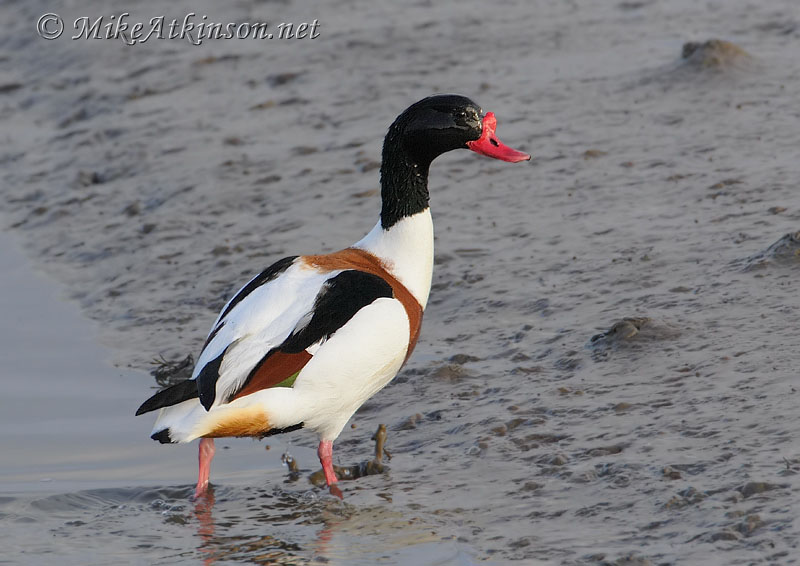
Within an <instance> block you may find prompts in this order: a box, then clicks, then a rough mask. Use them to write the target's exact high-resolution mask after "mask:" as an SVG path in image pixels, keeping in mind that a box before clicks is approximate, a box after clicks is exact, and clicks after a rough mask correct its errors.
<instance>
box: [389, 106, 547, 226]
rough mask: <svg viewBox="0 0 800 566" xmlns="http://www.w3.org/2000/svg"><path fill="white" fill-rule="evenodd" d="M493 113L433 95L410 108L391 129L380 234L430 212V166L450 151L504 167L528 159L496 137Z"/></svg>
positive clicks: (495, 123)
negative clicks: (477, 156) (460, 151)
mask: <svg viewBox="0 0 800 566" xmlns="http://www.w3.org/2000/svg"><path fill="white" fill-rule="evenodd" d="M496 126H497V120H495V117H494V114H493V113H492V112H488V113H486V115H483V113H482V112H481V108H480V106H478V105H477V104H475V102H473V101H472V100H470V99H469V98H467V97H466V96H461V95H459V94H437V95H434V96H429V97H428V98H423V99H422V100H420V101H419V102H416V103H414V104H412V105H411V106H409V107H408V108H407V109H406V111H405V112H403V113H402V114H400V115H399V116H398V117H397V119H396V120H395V121H394V123H393V124H392V125H391V126H390V127H389V132H388V133H387V134H386V140H385V141H384V143H383V162H382V163H381V197H382V199H383V208H382V209H381V224H382V226H383V227H384V228H387V229H388V228H389V227H391V226H392V225H394V224H395V223H396V222H397V221H398V220H399V219H401V218H403V217H406V216H410V215H412V214H416V213H417V212H420V211H422V210H424V209H425V208H427V207H428V185H427V184H428V169H429V168H430V165H431V161H433V160H434V159H436V158H437V157H438V156H439V155H441V154H443V153H445V152H447V151H451V150H453V149H459V148H463V149H471V150H472V151H474V152H476V153H480V154H482V155H486V156H489V157H492V158H494V159H501V160H503V161H512V162H513V161H523V160H526V159H530V158H531V156H530V155H528V154H526V153H522V152H521V151H517V150H515V149H511V148H510V147H508V146H506V145H504V144H503V143H502V142H501V141H500V140H498V139H497V136H495V133H494V131H495V127H496Z"/></svg>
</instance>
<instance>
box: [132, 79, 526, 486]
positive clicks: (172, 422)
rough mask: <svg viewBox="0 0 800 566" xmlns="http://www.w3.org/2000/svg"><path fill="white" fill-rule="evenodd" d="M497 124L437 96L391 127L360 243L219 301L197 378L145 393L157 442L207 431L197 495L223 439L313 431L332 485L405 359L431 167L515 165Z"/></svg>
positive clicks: (302, 258)
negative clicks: (464, 154) (352, 431)
mask: <svg viewBox="0 0 800 566" xmlns="http://www.w3.org/2000/svg"><path fill="white" fill-rule="evenodd" d="M496 127H497V119H496V118H495V115H494V113H493V112H487V113H485V114H484V113H483V111H482V109H481V107H480V106H478V105H477V104H476V103H475V102H473V101H472V100H471V99H470V98H468V97H466V96H463V95H459V94H436V95H432V96H428V97H426V98H423V99H422V100H419V101H418V102H416V103H414V104H412V105H411V106H409V107H408V108H407V109H406V110H405V111H403V112H402V113H401V114H400V115H399V116H398V117H397V119H396V120H395V121H394V122H393V123H392V125H391V126H390V127H389V130H388V132H387V134H386V137H385V139H384V143H383V151H382V155H381V167H380V189H381V191H380V192H381V210H380V216H379V219H378V221H377V223H376V224H375V226H374V227H373V228H372V230H370V231H369V233H367V235H366V236H364V237H363V238H362V239H361V240H359V241H357V242H356V243H355V244H353V245H352V246H350V247H348V248H345V249H342V250H340V251H336V252H333V253H328V254H318V255H297V256H290V257H285V258H283V259H280V260H279V261H277V262H275V263H274V264H272V265H270V266H269V267H267V268H266V269H264V270H263V271H262V272H261V273H259V274H258V275H256V276H255V277H254V278H252V279H251V280H250V281H249V282H248V283H246V284H245V285H244V286H243V287H242V288H241V289H240V290H239V291H238V292H237V293H236V294H235V295H234V296H233V297H232V298H231V299H230V300H229V301H228V302H227V304H226V305H225V306H224V307H223V308H222V311H221V312H220V314H219V316H218V317H217V319H216V322H214V324H213V326H212V327H211V331H210V332H209V334H208V337H207V339H206V341H205V345H204V346H203V348H202V351H201V353H200V355H199V356H198V358H197V363H196V366H195V368H194V371H193V373H192V377H191V378H190V379H187V380H184V381H181V382H179V383H177V384H174V385H172V386H170V387H168V388H166V389H163V390H161V391H159V392H158V393H156V394H155V395H153V396H152V397H150V398H149V399H147V400H146V401H145V402H144V403H142V405H141V406H140V407H139V409H138V410H137V411H136V415H137V416H138V415H141V414H144V413H148V412H150V411H156V410H157V411H158V416H157V418H156V421H155V425H154V427H153V432H152V435H151V438H152V439H154V440H157V441H159V442H161V443H188V442H191V441H193V440H195V439H200V442H199V451H198V463H199V470H198V479H197V485H196V487H195V492H194V496H195V498H199V497H201V496H202V495H204V494H205V493H206V492H207V490H208V486H209V476H210V469H211V461H212V459H213V457H214V452H215V448H214V438H222V437H256V438H263V437H266V436H271V435H273V434H278V433H285V432H290V431H293V430H297V429H299V428H306V429H310V430H312V431H313V432H315V433H316V434H317V436H318V438H319V446H318V449H317V455H318V457H319V460H320V463H321V465H322V470H323V472H324V476H325V481H326V483H327V485H328V487H329V488H330V489H331V490H333V489H334V488H336V489H337V490H338V487H336V483H337V477H336V474H335V472H334V469H333V442H334V441H335V440H336V439H337V437H338V436H339V434H340V433H341V431H342V429H343V428H344V426H345V425H346V423H347V422H348V421H349V419H350V417H352V415H353V414H354V413H355V412H356V410H358V408H359V407H360V406H361V405H362V404H363V403H364V402H365V401H366V400H367V399H369V398H370V397H372V396H373V395H374V394H375V393H377V392H378V391H380V390H381V389H382V388H383V387H385V386H386V385H387V384H388V383H389V382H390V381H391V380H392V379H393V378H394V376H395V375H396V374H397V373H398V371H399V370H400V368H401V367H402V366H403V364H405V363H406V361H408V359H409V357H410V356H411V353H412V351H413V350H414V346H415V344H416V342H417V338H418V337H419V333H420V328H421V325H422V316H423V312H424V310H425V306H426V304H427V301H428V295H429V293H430V288H431V277H432V273H433V221H432V217H431V211H430V206H429V198H430V196H429V192H428V172H429V169H430V165H431V162H432V161H433V160H434V159H435V158H436V157H438V156H439V155H441V154H443V153H446V152H449V151H452V150H456V149H469V150H472V151H473V152H476V153H479V154H482V155H484V156H487V157H491V158H494V159H499V160H502V161H507V162H520V161H525V160H529V159H530V158H531V156H530V155H528V154H526V153H523V152H521V151H518V150H515V149H512V148H510V147H508V146H506V145H505V144H503V143H502V142H501V141H500V140H499V139H498V138H497V136H496V134H495V129H496Z"/></svg>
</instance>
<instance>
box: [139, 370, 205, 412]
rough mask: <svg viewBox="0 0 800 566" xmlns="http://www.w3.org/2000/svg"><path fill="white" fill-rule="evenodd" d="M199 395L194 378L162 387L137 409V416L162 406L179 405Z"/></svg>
mask: <svg viewBox="0 0 800 566" xmlns="http://www.w3.org/2000/svg"><path fill="white" fill-rule="evenodd" d="M197 396H198V394H197V384H196V383H195V382H194V380H192V379H187V380H185V381H181V382H180V383H176V384H175V385H173V386H171V387H167V388H166V389H162V390H161V391H159V392H158V393H156V394H155V395H153V396H152V397H150V398H149V399H148V400H147V401H145V402H144V403H142V406H141V407H139V409H138V410H137V411H136V416H137V417H138V416H139V415H143V414H144V413H149V412H150V411H155V410H156V409H161V408H162V407H170V406H172V405H177V404H178V403H183V402H184V401H188V400H189V399H194V398H195V397H197Z"/></svg>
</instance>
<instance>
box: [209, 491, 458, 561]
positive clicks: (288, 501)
mask: <svg viewBox="0 0 800 566" xmlns="http://www.w3.org/2000/svg"><path fill="white" fill-rule="evenodd" d="M220 491H221V492H222V493H223V494H220V492H219V491H215V489H214V488H213V487H211V488H210V489H209V490H208V492H207V494H206V495H205V496H203V497H200V498H198V499H197V500H195V501H194V518H195V519H196V521H197V522H196V532H197V540H198V544H197V547H196V548H197V553H198V555H199V557H200V558H201V559H202V561H203V563H204V564H206V565H211V564H218V563H227V562H231V561H237V562H238V561H242V562H247V563H254V564H297V563H298V562H306V561H309V560H311V561H318V562H321V563H327V564H353V563H372V561H373V559H374V558H375V557H378V556H381V555H385V554H386V553H387V552H391V551H399V550H402V551H403V552H407V553H411V554H412V555H413V554H414V553H416V552H420V553H425V554H429V553H430V549H429V548H427V547H426V545H431V544H433V545H435V544H436V543H441V542H442V537H441V536H440V535H438V534H437V533H436V531H437V530H438V529H437V525H433V524H430V523H427V522H426V521H424V520H421V519H420V518H419V517H416V516H413V517H412V516H408V515H406V514H404V513H403V512H400V511H395V510H390V509H387V508H386V507H385V506H366V507H361V506H356V505H351V504H349V503H346V502H344V501H341V500H339V499H338V498H335V497H328V496H322V497H320V496H319V495H318V493H317V492H314V491H307V492H304V493H296V492H295V493H292V492H284V491H281V490H280V489H277V488H276V489H274V490H273V492H272V493H269V492H267V491H265V490H259V491H258V493H255V494H248V493H245V492H244V491H243V490H240V489H233V490H228V489H221V490H220ZM391 497H392V494H391V493H389V494H387V496H386V497H385V498H384V499H388V500H391ZM309 527H311V528H309ZM265 533H269V534H265ZM420 545H421V546H420ZM447 546H448V548H449V547H450V544H449V543H448V545H447ZM417 547H419V551H417V550H415V549H416V548H417ZM424 547H425V548H424ZM423 548H424V550H423ZM422 562H424V561H422ZM422 562H419V563H422Z"/></svg>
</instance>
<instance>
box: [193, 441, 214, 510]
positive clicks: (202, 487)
mask: <svg viewBox="0 0 800 566" xmlns="http://www.w3.org/2000/svg"><path fill="white" fill-rule="evenodd" d="M213 458H214V439H213V438H201V439H200V450H199V452H198V455H197V460H198V461H199V463H200V472H199V473H198V475H197V487H196V488H195V490H194V496H195V498H198V497H200V496H201V495H203V494H204V493H205V492H206V489H207V488H208V475H209V473H211V460H212V459H213Z"/></svg>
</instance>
